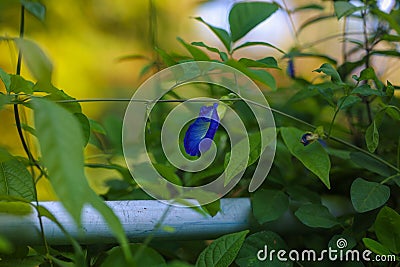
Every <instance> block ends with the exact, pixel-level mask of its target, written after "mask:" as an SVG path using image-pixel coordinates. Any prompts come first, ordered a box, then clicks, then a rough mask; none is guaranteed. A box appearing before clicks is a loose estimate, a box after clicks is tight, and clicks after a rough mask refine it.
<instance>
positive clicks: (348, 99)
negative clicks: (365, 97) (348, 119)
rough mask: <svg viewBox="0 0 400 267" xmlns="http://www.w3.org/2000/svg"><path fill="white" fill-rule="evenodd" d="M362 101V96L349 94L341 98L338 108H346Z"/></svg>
mask: <svg viewBox="0 0 400 267" xmlns="http://www.w3.org/2000/svg"><path fill="white" fill-rule="evenodd" d="M359 102H361V98H359V97H358V96H355V95H347V96H343V97H341V98H339V100H338V102H337V107H338V109H340V110H342V109H346V108H349V107H351V106H353V105H355V104H357V103H359Z"/></svg>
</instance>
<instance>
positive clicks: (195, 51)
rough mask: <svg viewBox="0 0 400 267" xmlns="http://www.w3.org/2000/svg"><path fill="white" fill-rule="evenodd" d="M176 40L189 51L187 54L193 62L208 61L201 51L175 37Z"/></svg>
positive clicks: (207, 57) (208, 58)
mask: <svg viewBox="0 0 400 267" xmlns="http://www.w3.org/2000/svg"><path fill="white" fill-rule="evenodd" d="M176 39H177V40H178V41H179V42H180V43H181V44H182V45H183V46H184V47H185V48H186V49H187V50H188V51H189V53H190V54H191V55H192V56H193V58H194V59H195V60H204V61H209V60H210V57H209V56H208V55H207V54H206V53H204V52H203V51H202V50H201V49H199V48H197V47H195V46H193V45H190V44H188V43H186V42H185V41H184V40H183V39H182V38H179V37H177V38H176Z"/></svg>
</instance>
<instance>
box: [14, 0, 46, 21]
mask: <svg viewBox="0 0 400 267" xmlns="http://www.w3.org/2000/svg"><path fill="white" fill-rule="evenodd" d="M20 2H21V4H22V5H23V6H24V8H25V9H26V10H28V12H29V13H31V14H32V15H34V16H35V17H36V18H38V19H39V20H40V21H44V19H45V15H46V7H45V6H44V5H43V4H42V3H40V2H37V1H30V0H20Z"/></svg>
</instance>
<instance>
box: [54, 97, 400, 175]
mask: <svg viewBox="0 0 400 267" xmlns="http://www.w3.org/2000/svg"><path fill="white" fill-rule="evenodd" d="M112 101H117V102H138V103H144V104H149V103H154V102H155V101H154V100H148V99H129V98H93V99H66V100H58V101H55V102H57V103H75V102H78V103H80V102H86V103H90V102H112ZM186 101H188V102H203V103H207V102H215V101H221V102H229V101H245V102H247V103H250V104H252V105H255V106H258V107H261V108H264V109H269V110H271V111H272V112H273V113H275V114H278V115H281V116H284V117H286V118H288V119H291V120H293V121H296V122H298V123H301V124H303V125H305V126H307V127H309V128H311V129H313V130H315V129H316V128H317V126H315V125H313V124H311V123H308V122H306V121H304V120H302V119H299V118H296V117H294V116H292V115H290V114H287V113H285V112H283V111H280V110H278V109H275V108H271V107H269V106H266V105H263V104H260V103H257V102H254V101H252V100H249V99H244V98H231V99H216V100H210V99H160V100H158V101H157V102H160V103H180V102H186ZM325 134H326V135H328V133H325ZM329 138H330V139H331V140H333V141H335V142H337V143H340V144H342V145H344V146H347V147H350V148H352V149H354V150H356V151H358V152H361V153H363V154H365V155H367V156H369V157H371V158H373V159H375V160H377V161H379V162H381V163H383V164H384V165H386V166H388V167H389V168H391V169H393V170H394V171H396V172H398V173H400V168H397V167H396V166H394V165H392V164H391V163H389V162H387V161H386V160H384V159H382V158H380V157H378V156H377V155H375V154H372V153H370V152H368V151H366V150H364V149H362V148H360V147H358V146H356V145H353V144H351V143H349V142H347V141H345V140H342V139H340V138H338V137H335V136H332V135H329Z"/></svg>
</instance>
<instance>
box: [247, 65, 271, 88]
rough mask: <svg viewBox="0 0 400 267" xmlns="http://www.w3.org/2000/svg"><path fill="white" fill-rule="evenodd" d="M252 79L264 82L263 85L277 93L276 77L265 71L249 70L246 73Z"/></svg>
mask: <svg viewBox="0 0 400 267" xmlns="http://www.w3.org/2000/svg"><path fill="white" fill-rule="evenodd" d="M245 74H246V75H247V76H249V77H250V78H252V79H254V80H257V81H259V82H262V83H263V84H265V85H267V86H269V87H270V88H271V89H272V90H274V91H276V89H277V87H276V82H275V78H274V76H272V75H271V74H270V73H269V72H267V71H265V70H253V69H248V70H247V72H246V73H245Z"/></svg>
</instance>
